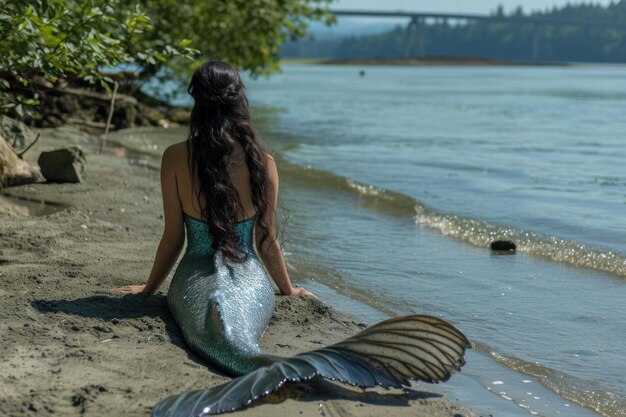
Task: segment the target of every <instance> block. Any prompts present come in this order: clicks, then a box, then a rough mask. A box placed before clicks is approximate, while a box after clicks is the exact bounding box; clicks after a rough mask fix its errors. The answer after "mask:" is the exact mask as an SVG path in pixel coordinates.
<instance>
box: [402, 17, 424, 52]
mask: <svg viewBox="0 0 626 417" xmlns="http://www.w3.org/2000/svg"><path fill="white" fill-rule="evenodd" d="M405 33H406V35H405V38H404V56H405V57H411V56H418V57H422V56H424V51H425V49H426V30H425V21H424V19H422V18H420V17H416V16H414V17H412V18H411V21H410V22H409V24H408V26H407V28H406V31H405Z"/></svg>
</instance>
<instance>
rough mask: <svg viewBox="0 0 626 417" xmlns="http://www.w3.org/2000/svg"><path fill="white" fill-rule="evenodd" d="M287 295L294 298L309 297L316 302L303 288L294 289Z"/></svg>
mask: <svg viewBox="0 0 626 417" xmlns="http://www.w3.org/2000/svg"><path fill="white" fill-rule="evenodd" d="M289 295H293V296H295V297H311V298H315V299H316V300H317V297H316V296H315V294H313V293H312V292H309V291H307V290H305V289H304V288H294V289H293V290H292V291H291V294H289Z"/></svg>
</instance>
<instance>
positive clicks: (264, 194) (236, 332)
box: [117, 60, 469, 417]
mask: <svg viewBox="0 0 626 417" xmlns="http://www.w3.org/2000/svg"><path fill="white" fill-rule="evenodd" d="M188 92H189V94H190V95H191V96H192V97H193V99H194V107H193V110H192V112H191V121H190V129H189V137H188V139H187V140H186V141H185V142H181V143H178V144H175V145H172V146H170V147H168V148H167V149H166V150H165V152H164V154H163V159H162V164H161V186H162V192H163V209H164V221H165V228H164V232H163V237H162V239H161V243H160V244H159V248H158V250H157V253H156V257H155V260H154V265H153V267H152V272H151V273H150V277H149V279H148V282H147V283H146V285H130V286H126V287H121V288H118V289H117V291H119V292H122V293H153V292H154V291H155V290H156V289H157V288H158V287H159V285H160V284H161V283H162V282H163V281H164V280H165V278H166V277H167V275H168V273H169V271H170V270H171V268H172V267H173V265H174V264H175V262H176V260H177V258H178V256H179V254H180V252H181V250H182V248H183V244H184V241H185V230H186V231H187V249H186V251H185V254H184V255H183V258H182V259H181V261H180V263H179V265H178V267H177V269H176V271H175V273H174V276H173V278H172V281H171V283H170V287H169V290H168V294H167V299H168V305H169V308H170V310H171V312H172V314H173V316H174V319H175V320H176V322H177V323H178V325H179V326H180V328H181V331H182V333H183V336H184V338H185V340H186V342H187V344H188V345H189V347H190V348H191V349H192V350H193V351H194V352H195V353H196V354H198V355H199V356H200V357H202V358H203V359H204V360H206V361H207V362H210V363H211V364H212V365H213V366H216V367H218V368H219V369H221V370H223V371H225V372H227V373H229V374H231V375H233V376H236V377H237V378H235V379H233V380H232V381H230V382H228V383H225V384H223V385H220V386H218V387H215V388H210V389H206V390H200V391H192V392H186V393H182V394H179V395H175V396H172V397H169V398H166V399H164V400H162V401H160V402H159V403H158V404H157V405H156V406H155V407H154V409H153V412H152V415H153V416H159V417H161V416H172V417H173V416H201V415H209V414H218V413H223V412H226V411H234V410H237V409H240V408H242V407H245V406H246V405H248V404H250V403H251V402H252V401H253V400H255V399H257V398H260V397H263V396H265V395H268V394H269V393H271V392H273V391H275V390H276V389H278V388H279V387H281V386H282V385H284V384H285V383H288V382H303V381H308V380H311V379H313V378H315V377H324V378H329V379H333V380H338V381H342V382H346V383H349V384H352V385H358V386H361V387H372V386H376V385H379V386H383V387H402V386H406V385H409V384H410V382H409V381H410V380H422V381H426V382H438V381H445V380H447V379H448V378H449V377H450V375H451V374H452V373H453V372H454V371H456V370H458V369H460V367H461V366H462V365H463V363H464V360H463V355H464V353H465V349H466V348H467V347H469V342H468V341H467V339H466V338H465V336H464V335H463V334H462V333H461V332H460V331H458V330H457V329H456V328H454V327H453V326H452V325H451V324H449V323H447V322H445V321H443V320H441V319H438V318H436V317H430V316H419V315H412V316H406V317H400V318H395V319H391V320H387V321H384V322H382V323H379V324H376V325H374V326H372V327H370V328H368V329H365V330H364V331H362V332H361V333H359V334H357V335H356V336H353V337H351V338H348V339H346V340H344V341H343V342H340V343H337V344H334V345H331V346H328V347H325V348H321V349H317V350H314V351H311V352H306V353H302V354H299V355H296V356H294V357H288V358H281V357H276V356H271V355H266V354H263V353H262V352H261V350H260V348H259V345H258V342H259V339H260V337H261V335H262V333H263V330H264V329H265V327H266V326H267V324H268V322H269V320H270V318H271V316H272V313H273V310H274V290H273V287H272V285H271V283H270V281H269V279H268V278H271V279H272V280H273V281H274V282H275V283H276V286H277V287H278V289H279V290H280V291H281V293H282V294H285V295H294V296H313V294H311V293H310V292H308V291H306V290H305V289H303V288H294V287H293V286H292V284H291V281H290V279H289V275H288V273H287V268H286V266H285V262H284V259H283V255H282V252H281V249H280V245H279V243H278V240H277V237H276V204H277V199H278V174H277V168H276V163H275V161H274V159H273V158H272V157H271V156H270V155H269V154H268V153H267V152H266V151H265V150H264V148H263V146H262V145H261V143H260V142H259V138H258V137H257V135H256V133H255V131H254V129H253V128H252V125H251V122H250V113H249V108H248V101H247V99H246V96H245V94H244V86H243V83H242V81H241V78H240V76H239V73H238V72H237V70H235V69H234V68H233V67H231V66H230V65H229V64H227V63H225V62H223V61H219V60H211V61H209V62H206V63H204V64H202V65H201V66H200V67H199V68H198V69H197V70H196V71H195V73H194V74H193V76H192V78H191V82H190V84H189V88H188Z"/></svg>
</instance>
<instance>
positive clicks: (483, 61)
mask: <svg viewBox="0 0 626 417" xmlns="http://www.w3.org/2000/svg"><path fill="white" fill-rule="evenodd" d="M282 63H285V64H316V65H346V66H349V65H390V66H410V67H429V66H433V67H434V66H450V67H455V66H473V67H502V66H570V65H572V64H570V63H566V62H530V61H529V62H524V61H505V60H497V59H488V58H480V57H463V56H450V57H448V56H426V57H422V58H416V57H370V58H286V59H283V60H282Z"/></svg>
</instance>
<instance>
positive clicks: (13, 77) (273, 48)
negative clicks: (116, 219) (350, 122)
mask: <svg viewBox="0 0 626 417" xmlns="http://www.w3.org/2000/svg"><path fill="white" fill-rule="evenodd" d="M331 1H332V0H228V1H224V0H183V1H181V0H135V1H125V0H90V1H84V0H83V1H81V0H0V111H4V112H6V111H11V112H12V113H14V114H17V115H18V116H20V115H23V113H24V111H25V109H26V108H27V107H29V106H34V105H36V104H37V102H38V100H37V98H38V96H37V93H36V91H35V89H33V88H30V89H29V86H32V83H33V80H34V79H35V78H36V77H42V78H43V79H46V80H48V81H49V82H52V83H54V82H56V81H57V80H58V79H60V78H69V79H78V80H83V81H85V82H88V83H91V84H98V85H100V86H101V87H102V88H104V89H106V90H107V91H110V85H111V83H112V82H113V80H112V78H111V76H110V74H109V75H107V73H105V72H103V69H104V68H109V69H111V68H124V69H126V68H133V67H134V68H136V69H137V70H136V71H135V72H136V75H137V76H138V77H139V78H140V79H141V78H143V79H149V78H152V77H154V76H155V75H156V74H160V75H162V76H163V75H164V76H166V77H178V78H186V77H188V76H189V74H190V72H191V70H192V69H193V68H195V67H196V66H197V64H198V63H199V61H200V60H201V59H206V58H207V57H220V58H222V59H225V60H227V61H229V62H231V63H232V64H234V65H236V66H238V67H240V68H242V69H244V70H248V71H250V72H251V73H252V74H253V75H261V74H269V73H271V72H273V71H276V70H277V69H278V68H279V66H278V64H279V49H280V45H281V44H282V43H283V41H285V40H287V39H291V40H293V39H297V38H299V37H302V36H305V34H306V31H307V22H308V21H309V20H325V21H326V22H327V23H328V24H331V23H332V22H333V20H334V17H333V15H332V14H331V13H330V12H329V11H328V9H327V8H326V6H327V5H328V4H329V3H330V2H331ZM129 65H131V66H129Z"/></svg>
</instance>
